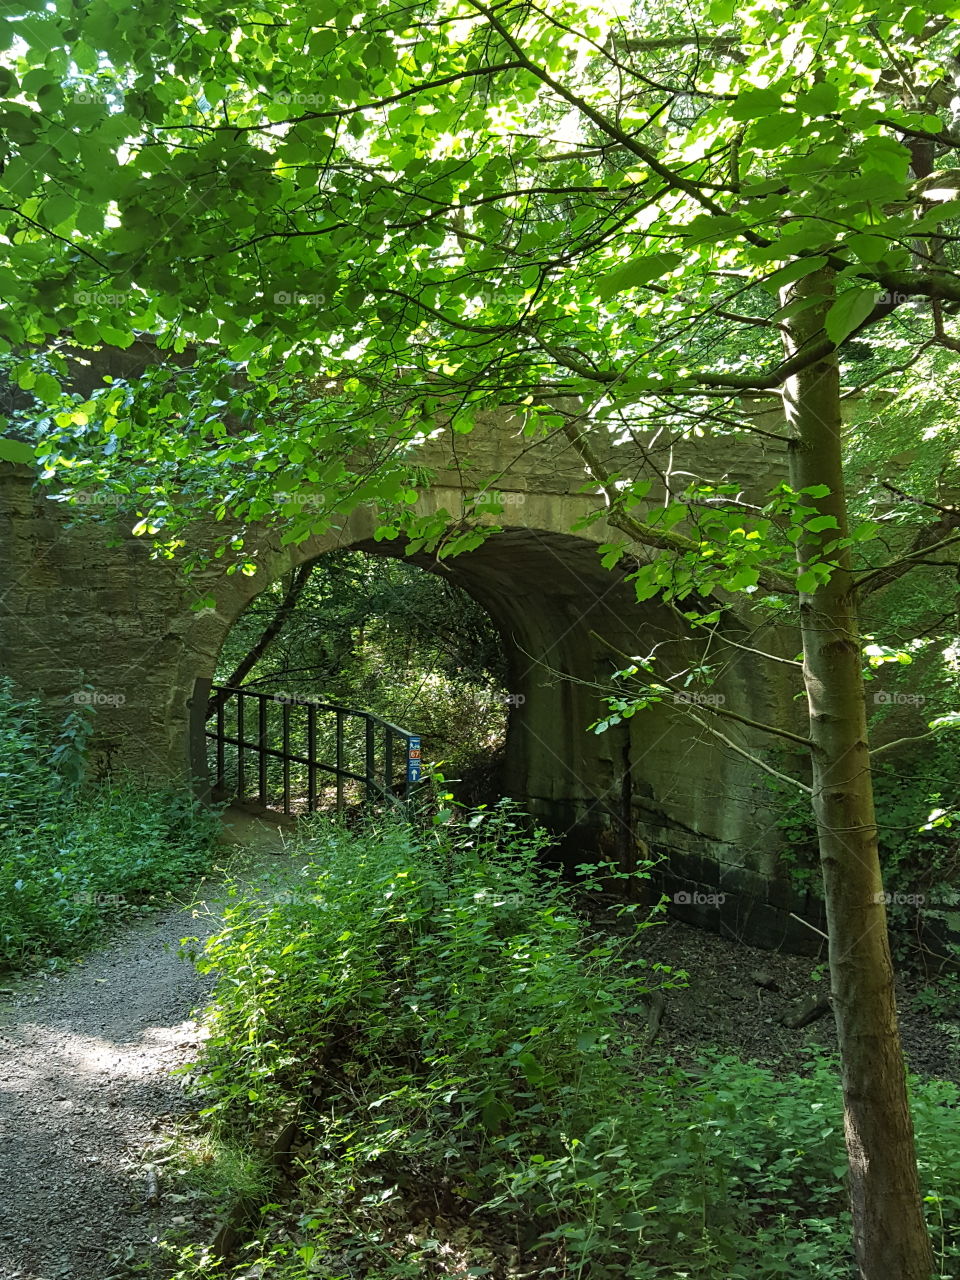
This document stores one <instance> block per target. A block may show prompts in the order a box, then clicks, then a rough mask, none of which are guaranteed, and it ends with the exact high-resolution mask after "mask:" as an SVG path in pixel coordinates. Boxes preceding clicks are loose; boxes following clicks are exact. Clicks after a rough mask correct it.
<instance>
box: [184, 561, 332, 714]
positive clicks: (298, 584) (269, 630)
mask: <svg viewBox="0 0 960 1280" xmlns="http://www.w3.org/2000/svg"><path fill="white" fill-rule="evenodd" d="M311 573H313V564H302V565H300V566H299V567H298V568H296V569H295V570H294V571H293V574H292V575H291V578H290V585H289V586H288V587H287V589H286V591H285V592H284V595H283V599H282V600H281V602H280V604H279V605H278V606H277V611H276V613H275V614H274V615H273V617H272V618H271V619H270V621H269V622H268V623H267V625H266V626H265V627H264V629H263V631H262V632H261V634H260V639H259V640H258V641H257V643H256V644H255V645H254V646H253V648H252V649H250V650H249V651H248V652H247V653H246V654H245V656H244V657H243V658H242V659H241V661H240V662H238V663H237V665H236V666H235V667H234V669H233V670H232V671H231V672H230V675H229V676H228V677H227V679H226V680H225V681H224V682H223V683H224V685H225V686H226V687H228V688H235V687H236V686H237V685H238V684H239V683H240V681H241V680H242V679H243V677H244V676H245V675H246V674H247V673H248V672H250V671H252V670H253V668H254V667H255V666H256V665H257V663H258V662H259V661H260V659H261V658H262V657H263V655H264V654H265V653H266V652H267V650H268V649H269V648H270V646H271V645H272V644H273V642H274V640H276V638H277V636H278V635H279V634H280V632H281V631H282V630H283V628H284V626H285V625H286V622H287V619H288V618H289V617H290V615H291V613H293V611H294V609H295V608H296V604H297V601H298V600H299V599H300V596H301V595H302V593H303V589H304V587H305V586H306V585H307V583H308V581H309V580H310V575H311ZM229 697H230V694H229V693H215V694H214V696H213V697H212V698H211V699H210V701H209V702H208V703H207V719H208V720H209V719H210V717H211V716H212V715H215V714H216V713H217V711H218V710H219V708H220V706H221V704H222V703H224V702H226V701H227V699H228V698H229Z"/></svg>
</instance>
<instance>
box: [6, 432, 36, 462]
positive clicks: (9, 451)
mask: <svg viewBox="0 0 960 1280" xmlns="http://www.w3.org/2000/svg"><path fill="white" fill-rule="evenodd" d="M36 456H37V452H36V450H35V449H34V447H33V445H32V444H24V442H23V441H22V440H10V439H9V438H8V437H6V436H0V458H2V459H3V461H4V462H27V463H30V462H34V461H35V460H36Z"/></svg>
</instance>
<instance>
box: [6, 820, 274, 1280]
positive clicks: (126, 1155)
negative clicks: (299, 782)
mask: <svg viewBox="0 0 960 1280" xmlns="http://www.w3.org/2000/svg"><path fill="white" fill-rule="evenodd" d="M226 821H227V822H228V823H229V824H230V825H229V827H228V828H227V834H226V842H227V843H228V844H229V845H232V846H233V848H228V849H226V850H225V853H226V855H227V857H226V858H225V859H223V861H224V862H225V864H226V865H228V866H229V869H230V871H231V872H232V873H233V874H239V875H242V876H243V878H244V879H247V878H250V879H253V878H256V877H257V876H259V875H261V874H263V873H264V872H267V871H276V870H277V869H278V866H282V865H283V864H281V863H278V858H277V854H278V853H281V854H282V852H283V842H282V834H281V831H280V829H279V828H278V827H277V825H276V823H267V822H261V821H258V820H257V819H254V818H252V817H250V816H248V815H246V814H240V813H237V812H234V811H230V812H229V813H228V814H227V815H226ZM254 846H255V851H253V847H254ZM287 865H289V864H287ZM222 904H223V887H222V880H221V879H220V878H219V877H216V878H215V877H211V878H209V879H207V880H206V881H204V882H203V884H202V885H201V886H200V887H199V889H198V890H197V893H196V896H195V899H194V901H193V903H192V904H191V905H190V906H187V907H184V908H181V909H178V910H176V911H170V912H164V913H163V914H159V915H156V916H153V917H148V918H147V919H145V920H144V921H143V922H138V923H137V924H135V925H133V926H131V927H129V928H127V929H125V930H124V931H123V932H122V933H121V934H120V935H119V936H118V937H117V938H116V939H115V940H114V941H113V942H111V943H110V944H109V945H106V946H104V947H102V948H100V949H99V950H97V951H95V952H92V953H90V954H89V955H87V956H86V958H85V959H84V961H83V963H82V964H80V965H78V966H77V967H76V968H75V969H73V970H71V971H68V972H66V973H64V974H63V975H62V976H49V975H48V976H47V977H45V978H30V979H24V980H22V981H19V982H16V983H14V984H13V985H11V986H10V987H6V988H4V989H3V994H2V995H0V1280H102V1278H103V1277H105V1276H106V1275H107V1274H108V1271H109V1261H110V1258H111V1257H112V1256H113V1255H115V1253H116V1252H117V1251H118V1250H120V1249H123V1248H125V1247H127V1246H131V1245H132V1246H134V1247H135V1248H137V1250H138V1251H141V1252H142V1247H143V1245H145V1244H146V1243H148V1242H149V1240H150V1238H151V1237H152V1236H154V1235H156V1234H157V1233H158V1232H159V1231H160V1230H161V1229H162V1227H163V1226H164V1225H165V1219H166V1218H167V1217H169V1213H170V1210H169V1208H167V1209H166V1210H164V1209H163V1208H162V1207H160V1208H156V1207H152V1206H151V1205H150V1204H149V1203H148V1188H147V1183H146V1178H145V1174H144V1170H143V1167H142V1163H141V1160H142V1154H143V1152H144V1149H145V1148H146V1146H147V1145H148V1143H149V1142H150V1140H151V1138H152V1137H153V1136H154V1135H155V1133H156V1132H157V1130H159V1129H160V1127H161V1126H162V1125H163V1124H164V1123H165V1122H168V1121H170V1120H173V1119H176V1118H177V1117H178V1116H180V1115H185V1114H186V1113H187V1112H188V1111H189V1110H190V1109H191V1106H190V1104H189V1103H188V1101H187V1099H186V1098H185V1096H184V1093H183V1090H182V1086H181V1084H180V1083H179V1080H180V1077H177V1076H171V1074H170V1071H171V1068H173V1067H176V1066H180V1065H181V1064H182V1063H184V1062H186V1061H188V1060H189V1059H190V1058H192V1057H193V1056H195V1051H196V1046H197V1043H198V1039H199V1035H200V1030H199V1028H198V1025H197V1023H196V1022H195V1021H193V1019H192V1018H191V1013H192V1012H193V1011H194V1009H195V1006H197V1005H198V1004H199V1003H200V1002H202V1001H203V999H204V997H205V996H206V994H207V992H208V989H209V985H210V981H211V979H209V978H205V977H203V976H201V975H200V974H198V973H197V972H196V970H195V969H194V967H193V965H192V964H190V963H189V962H188V961H186V960H181V959H179V958H178V955H177V951H178V947H179V943H180V939H181V938H183V937H186V936H197V937H205V936H207V935H209V934H210V933H212V932H214V931H215V929H216V928H217V925H218V922H219V912H220V910H221V908H222Z"/></svg>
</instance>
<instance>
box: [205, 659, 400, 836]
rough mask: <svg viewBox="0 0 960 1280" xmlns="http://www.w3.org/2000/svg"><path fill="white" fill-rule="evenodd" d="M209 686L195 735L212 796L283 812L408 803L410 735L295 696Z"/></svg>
mask: <svg viewBox="0 0 960 1280" xmlns="http://www.w3.org/2000/svg"><path fill="white" fill-rule="evenodd" d="M198 683H199V682H198ZM203 683H205V682H203ZM208 688H209V701H208V702H207V704H206V707H205V708H204V711H205V713H206V714H205V720H204V727H203V732H202V736H203V740H204V754H205V756H206V760H205V764H206V770H207V776H208V777H209V779H210V781H211V784H212V786H213V789H214V792H215V793H216V794H218V795H220V796H226V797H229V798H230V799H233V800H237V801H243V800H256V801H257V803H259V804H261V805H263V806H264V807H266V808H272V807H277V805H278V803H282V806H283V812H284V813H287V814H289V813H304V812H305V813H309V812H312V811H313V810H315V809H319V808H326V807H328V806H329V807H331V808H332V807H333V806H334V804H335V805H336V808H337V810H338V812H342V811H343V810H344V809H345V808H346V807H347V805H348V803H357V802H363V803H366V804H395V803H399V802H401V801H405V800H409V799H410V796H411V792H412V789H413V786H414V784H415V783H416V782H417V781H418V779H419V777H420V739H419V737H418V736H417V735H416V734H413V733H410V732H408V730H406V729H401V728H400V727H399V726H398V725H395V724H390V722H389V721H387V720H381V719H380V717H379V716H375V715H371V713H370V712H369V711H357V710H355V709H353V708H352V707H341V706H338V705H337V704H336V703H331V702H319V701H317V700H316V699H313V698H306V697H301V696H300V695H299V694H278V693H260V692H258V691H256V690H254V689H249V688H246V689H240V688H237V689H233V688H229V687H228V686H226V685H212V686H208ZM199 696H202V694H201V690H199V689H198V692H197V695H195V697H196V698H199ZM198 722H199V715H197V717H196V720H195V723H198ZM198 727H199V724H198Z"/></svg>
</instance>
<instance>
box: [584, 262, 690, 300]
mask: <svg viewBox="0 0 960 1280" xmlns="http://www.w3.org/2000/svg"><path fill="white" fill-rule="evenodd" d="M681 261H682V259H681V258H680V255H679V254H678V253H651V254H648V255H647V257H645V258H637V259H635V260H634V261H632V262H628V263H626V265H624V266H622V267H619V268H618V269H617V270H616V271H612V272H611V273H610V275H608V276H606V277H605V278H604V279H603V280H601V281H600V284H599V285H598V288H597V297H598V298H603V299H607V298H612V297H614V296H615V295H616V294H618V293H623V292H625V291H626V290H627V289H637V288H640V287H641V286H642V285H645V284H649V283H650V282H651V281H652V280H659V279H660V277H661V276H663V275H665V274H666V273H667V272H668V271H672V270H673V268H674V267H675V266H677V264H678V263H679V262H681Z"/></svg>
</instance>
